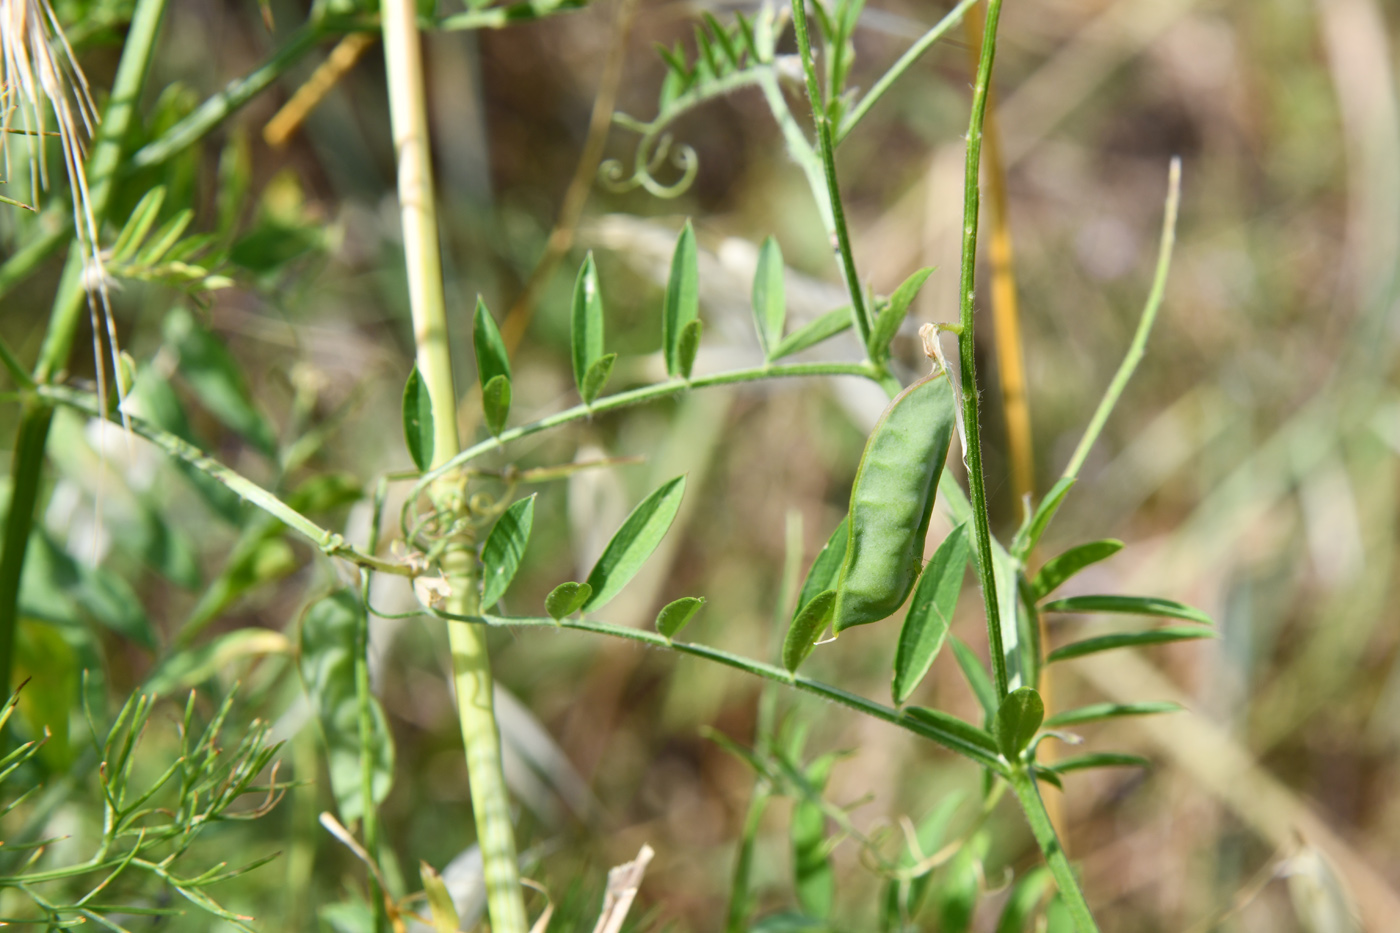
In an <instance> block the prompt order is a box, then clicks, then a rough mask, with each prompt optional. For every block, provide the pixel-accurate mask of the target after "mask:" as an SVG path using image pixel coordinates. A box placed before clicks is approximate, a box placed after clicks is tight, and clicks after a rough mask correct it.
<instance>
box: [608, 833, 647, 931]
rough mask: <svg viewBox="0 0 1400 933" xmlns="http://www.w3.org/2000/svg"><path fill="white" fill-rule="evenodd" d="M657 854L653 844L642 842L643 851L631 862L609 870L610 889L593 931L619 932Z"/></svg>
mask: <svg viewBox="0 0 1400 933" xmlns="http://www.w3.org/2000/svg"><path fill="white" fill-rule="evenodd" d="M655 855H656V853H655V852H654V851H652V848H651V846H649V845H646V844H645V843H643V844H642V851H640V852H638V853H637V857H636V858H635V859H633V860H632V861H630V862H625V863H624V864H622V865H619V866H617V867H616V868H614V869H611V870H610V871H609V872H608V890H607V891H606V892H605V893H604V894H603V912H602V913H601V914H599V916H598V924H597V926H595V927H594V928H593V933H618V931H619V930H621V929H622V923H623V921H625V920H626V919H627V912H628V911H629V910H631V909H632V902H633V901H634V900H636V898H637V889H638V888H640V887H641V886H642V876H643V875H645V874H646V871H647V865H649V864H651V860H652V858H653V857H654V856H655Z"/></svg>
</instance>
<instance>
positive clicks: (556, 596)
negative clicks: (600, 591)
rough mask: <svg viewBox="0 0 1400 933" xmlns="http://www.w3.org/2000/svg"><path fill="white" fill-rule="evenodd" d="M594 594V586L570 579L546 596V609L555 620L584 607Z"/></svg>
mask: <svg viewBox="0 0 1400 933" xmlns="http://www.w3.org/2000/svg"><path fill="white" fill-rule="evenodd" d="M592 595H593V587H591V586H589V585H588V584H587V583H574V582H573V581H572V580H570V581H569V582H567V583H561V584H559V585H558V586H556V587H555V588H554V589H552V590H550V591H549V595H548V596H546V597H545V598H544V611H545V612H547V613H549V617H550V618H551V619H553V620H554V621H555V622H558V621H559V620H560V619H562V618H564V617H565V616H571V615H573V614H574V613H575V612H578V611H579V610H580V609H582V608H583V606H584V604H585V603H587V602H588V597H590V596H592Z"/></svg>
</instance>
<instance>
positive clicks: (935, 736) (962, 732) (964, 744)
mask: <svg viewBox="0 0 1400 933" xmlns="http://www.w3.org/2000/svg"><path fill="white" fill-rule="evenodd" d="M904 718H905V720H906V721H908V722H911V723H913V724H914V725H915V726H916V727H917V729H918V731H919V732H920V733H921V734H922V735H924V736H925V737H927V738H930V739H932V740H933V741H935V742H937V743H938V744H939V745H942V746H943V747H944V748H947V749H950V750H952V751H955V752H957V753H958V754H960V755H964V756H966V757H968V758H971V759H972V760H973V761H975V762H977V763H978V764H981V765H983V766H985V767H989V768H992V769H994V770H996V771H997V772H998V773H1000V772H1001V771H1002V765H1001V761H1000V759H999V757H998V755H999V749H998V748H997V743H996V739H994V738H992V735H991V733H990V732H988V731H986V730H985V729H979V728H977V727H976V726H974V725H972V724H971V723H967V722H963V721H962V720H961V719H959V718H958V717H956V716H953V715H951V714H949V713H945V712H943V711H942V710H937V709H927V708H925V707H922V706H909V707H906V708H905V710H904Z"/></svg>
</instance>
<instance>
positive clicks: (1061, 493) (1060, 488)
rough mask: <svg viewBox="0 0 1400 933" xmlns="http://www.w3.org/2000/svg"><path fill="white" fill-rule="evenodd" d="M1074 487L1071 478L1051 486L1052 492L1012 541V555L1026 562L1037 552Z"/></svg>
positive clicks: (1046, 495)
mask: <svg viewBox="0 0 1400 933" xmlns="http://www.w3.org/2000/svg"><path fill="white" fill-rule="evenodd" d="M1073 486H1074V477H1071V476H1066V477H1063V478H1061V479H1060V480H1059V482H1057V483H1055V485H1053V486H1051V487H1050V491H1049V492H1047V493H1046V494H1045V498H1044V499H1041V500H1040V505H1039V506H1037V507H1036V510H1035V511H1034V512H1033V513H1031V516H1030V517H1029V518H1028V519H1026V523H1025V524H1024V525H1022V526H1021V528H1020V530H1019V531H1017V532H1016V537H1015V538H1013V539H1012V541H1011V553H1012V554H1014V555H1016V558H1017V559H1018V560H1022V561H1024V560H1025V559H1026V556H1027V555H1029V554H1030V552H1031V551H1033V550H1035V546H1036V544H1038V543H1039V542H1040V536H1041V535H1043V534H1045V529H1046V528H1049V527H1050V520H1051V519H1053V518H1054V517H1055V513H1056V512H1058V511H1059V510H1060V505H1061V504H1062V503H1063V502H1064V501H1065V496H1067V495H1069V491H1070V489H1071V487H1073Z"/></svg>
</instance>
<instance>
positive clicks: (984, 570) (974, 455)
mask: <svg viewBox="0 0 1400 933" xmlns="http://www.w3.org/2000/svg"><path fill="white" fill-rule="evenodd" d="M1000 17H1001V0H987V28H986V31H985V33H984V35H983V39H982V55H981V57H980V59H979V60H978V64H977V82H976V84H975V85H974V86H973V90H972V117H971V120H970V121H969V126H968V131H967V169H966V175H965V182H964V185H963V241H962V279H961V282H960V283H959V289H958V290H959V296H960V303H961V315H960V317H959V321H958V327H959V330H958V361H959V364H960V365H959V369H960V371H961V372H960V376H961V379H962V406H963V425H964V431H965V432H966V442H967V450H966V451H964V454H965V456H966V458H967V486H968V492H969V497H970V498H971V499H972V522H973V528H974V530H975V536H976V539H977V578H978V582H980V583H981V585H982V602H983V604H984V605H985V606H986V611H987V641H988V643H989V645H990V647H991V652H990V653H991V656H992V677H993V680H994V681H995V683H996V688H997V696H999V697H1005V696H1006V694H1007V692H1008V690H1007V675H1006V647H1005V644H1004V643H1003V639H1002V635H1001V609H1000V607H999V606H998V605H997V588H996V580H995V578H994V575H993V572H992V566H993V565H992V530H991V522H990V520H989V519H988V513H987V484H986V480H985V479H984V478H983V476H982V430H981V422H980V421H979V420H978V419H979V410H978V404H977V368H976V367H977V363H976V357H975V353H974V344H973V333H972V332H973V321H972V310H973V289H974V287H975V286H976V283H977V212H978V207H979V205H980V191H979V187H978V170H979V168H980V165H981V159H982V125H983V122H984V121H985V119H986V116H987V93H988V89H989V88H990V86H991V80H992V62H993V60H994V59H995V57H996V37H997V20H998V19H999V18H1000Z"/></svg>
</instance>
